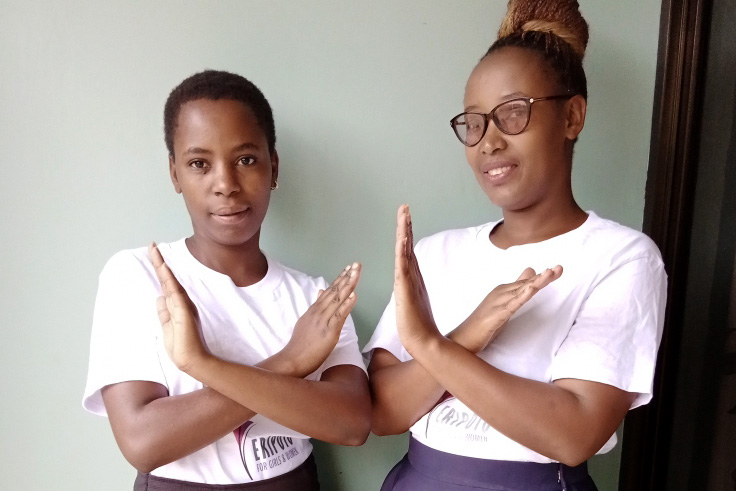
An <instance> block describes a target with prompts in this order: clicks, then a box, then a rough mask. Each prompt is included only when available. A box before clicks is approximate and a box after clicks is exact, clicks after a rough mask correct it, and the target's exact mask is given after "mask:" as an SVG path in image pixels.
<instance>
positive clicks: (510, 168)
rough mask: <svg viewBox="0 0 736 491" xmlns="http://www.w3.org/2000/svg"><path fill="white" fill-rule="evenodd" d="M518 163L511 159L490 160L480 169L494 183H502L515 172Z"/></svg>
mask: <svg viewBox="0 0 736 491" xmlns="http://www.w3.org/2000/svg"><path fill="white" fill-rule="evenodd" d="M517 167H518V165H517V164H516V163H514V162H511V161H495V162H488V163H486V164H484V165H482V166H481V168H480V171H481V172H482V173H483V174H484V175H485V177H486V178H487V179H488V180H489V181H491V182H492V183H496V184H501V183H502V182H505V181H506V179H507V178H508V177H509V176H510V175H511V174H513V173H514V171H515V170H516V169H517Z"/></svg>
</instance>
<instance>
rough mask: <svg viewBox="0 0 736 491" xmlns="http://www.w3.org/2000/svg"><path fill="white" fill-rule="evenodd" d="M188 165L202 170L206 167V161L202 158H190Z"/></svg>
mask: <svg viewBox="0 0 736 491" xmlns="http://www.w3.org/2000/svg"><path fill="white" fill-rule="evenodd" d="M189 167H192V168H193V169H198V170H203V169H206V168H207V163H206V162H205V161H204V160H192V161H191V162H189Z"/></svg>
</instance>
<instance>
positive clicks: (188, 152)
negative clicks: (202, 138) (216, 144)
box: [183, 142, 260, 155]
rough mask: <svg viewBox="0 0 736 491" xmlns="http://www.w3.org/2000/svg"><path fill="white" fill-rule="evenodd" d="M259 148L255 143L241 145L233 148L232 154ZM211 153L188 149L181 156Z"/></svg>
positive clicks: (195, 148) (199, 149)
mask: <svg viewBox="0 0 736 491" xmlns="http://www.w3.org/2000/svg"><path fill="white" fill-rule="evenodd" d="M258 149H260V147H259V146H258V145H256V144H255V143H250V142H246V143H241V144H240V145H238V146H237V147H235V148H233V149H232V151H233V152H242V151H243V150H258ZM211 154H212V151H210V150H207V149H206V148H200V147H189V148H187V149H186V150H185V151H184V154H183V155H211Z"/></svg>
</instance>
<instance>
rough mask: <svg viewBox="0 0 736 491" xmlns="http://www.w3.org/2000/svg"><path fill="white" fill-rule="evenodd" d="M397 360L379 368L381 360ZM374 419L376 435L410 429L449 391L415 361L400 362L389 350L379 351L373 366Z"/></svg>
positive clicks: (371, 376)
mask: <svg viewBox="0 0 736 491" xmlns="http://www.w3.org/2000/svg"><path fill="white" fill-rule="evenodd" d="M388 357H390V358H391V359H392V362H393V361H395V362H394V363H392V364H390V365H385V364H382V366H380V368H375V364H376V362H379V363H380V359H381V358H383V359H386V358H388ZM369 372H370V383H371V396H372V397H371V398H372V403H373V422H372V427H371V429H372V430H373V433H375V434H376V435H397V434H400V433H404V432H405V431H407V430H408V429H409V428H410V427H411V426H412V425H413V424H414V423H416V422H417V421H418V420H419V419H420V418H421V417H422V416H424V415H425V414H427V412H428V411H430V410H431V409H432V407H433V406H434V405H435V404H437V401H439V400H440V398H441V397H442V395H443V394H444V393H445V390H444V389H443V388H442V387H441V386H440V385H439V384H438V383H437V382H436V381H435V379H434V378H432V376H431V375H430V374H429V373H428V372H427V371H426V370H425V369H424V368H423V367H422V366H421V365H420V364H419V363H418V362H417V361H415V360H409V361H406V362H403V363H402V362H399V361H398V360H397V359H396V358H395V357H393V355H391V354H390V353H388V352H382V350H381V351H379V350H376V351H375V352H374V355H373V361H372V363H371V366H370V367H369Z"/></svg>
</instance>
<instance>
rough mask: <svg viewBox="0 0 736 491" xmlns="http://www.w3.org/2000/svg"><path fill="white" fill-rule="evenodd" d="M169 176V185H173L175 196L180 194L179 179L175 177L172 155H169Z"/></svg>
mask: <svg viewBox="0 0 736 491" xmlns="http://www.w3.org/2000/svg"><path fill="white" fill-rule="evenodd" d="M169 175H170V176H171V183H172V184H173V185H174V191H176V192H177V194H181V186H180V185H179V178H178V177H176V164H175V163H174V156H173V155H169Z"/></svg>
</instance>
